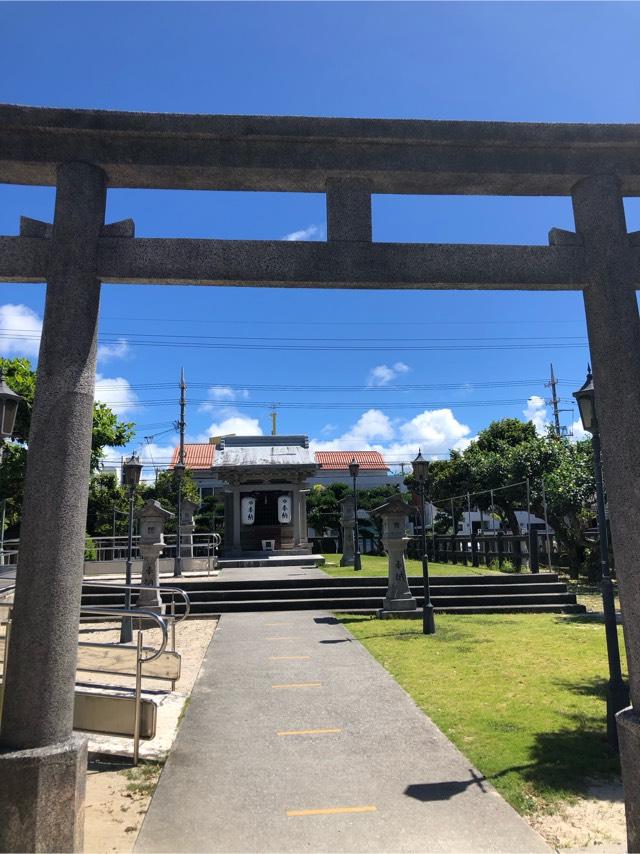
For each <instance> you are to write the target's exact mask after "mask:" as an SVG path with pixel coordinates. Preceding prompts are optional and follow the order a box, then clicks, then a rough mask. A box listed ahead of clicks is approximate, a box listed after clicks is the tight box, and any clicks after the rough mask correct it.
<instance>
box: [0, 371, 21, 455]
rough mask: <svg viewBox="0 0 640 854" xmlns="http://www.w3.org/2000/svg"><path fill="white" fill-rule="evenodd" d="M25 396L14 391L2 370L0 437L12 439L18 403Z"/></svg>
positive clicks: (0, 378)
mask: <svg viewBox="0 0 640 854" xmlns="http://www.w3.org/2000/svg"><path fill="white" fill-rule="evenodd" d="M21 400H24V398H22V397H20V395H19V394H16V393H15V391H12V390H11V389H10V388H9V386H8V385H7V382H6V380H5V378H4V372H3V371H2V370H0V439H10V438H11V437H12V436H13V428H14V427H15V424H16V415H17V414H18V404H19V403H20V401H21Z"/></svg>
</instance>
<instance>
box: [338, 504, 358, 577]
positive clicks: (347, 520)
mask: <svg viewBox="0 0 640 854" xmlns="http://www.w3.org/2000/svg"><path fill="white" fill-rule="evenodd" d="M338 504H339V505H340V527H341V528H342V559H341V560H340V566H353V564H354V560H355V552H354V533H355V521H356V520H355V513H354V512H353V508H354V501H353V495H347V496H345V498H343V499H341V500H340V501H338Z"/></svg>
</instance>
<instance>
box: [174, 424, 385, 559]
mask: <svg viewBox="0 0 640 854" xmlns="http://www.w3.org/2000/svg"><path fill="white" fill-rule="evenodd" d="M178 454H179V449H178V448H176V449H175V450H174V452H173V458H172V461H171V464H172V465H175V463H177V462H178ZM354 457H355V459H356V461H357V462H358V464H359V465H360V475H359V478H358V485H359V487H360V488H361V489H366V488H369V487H371V486H378V485H380V484H382V483H389V484H392V483H396V482H398V483H399V484H402V476H401V475H392V474H390V472H389V468H388V466H387V464H386V463H385V461H384V458H383V457H382V455H381V454H380V453H378V452H377V451H334V452H325V451H316V453H315V454H314V453H312V452H311V450H310V449H309V439H308V437H307V436H302V435H294V436H287V435H282V436H225V437H221V438H218V439H213V440H211V442H209V443H187V444H185V465H186V468H187V469H188V470H189V472H190V474H191V476H192V477H193V479H194V480H195V481H196V483H197V485H198V488H199V490H200V496H201V498H206V497H207V496H208V495H216V496H219V497H220V498H222V499H223V501H224V538H223V547H222V548H223V553H224V555H225V556H226V557H239V556H242V557H253V556H255V557H258V556H261V555H264V554H265V553H273V552H275V553H278V552H286V553H287V554H289V555H294V554H310V553H311V551H312V548H311V544H310V543H309V540H308V525H307V502H306V496H307V493H308V491H309V489H310V488H312V487H313V486H314V485H315V484H322V485H323V486H327V485H328V484H329V483H334V482H342V483H348V484H351V482H352V481H351V477H350V475H349V463H350V462H351V460H352V459H353V458H354ZM325 466H326V468H325Z"/></svg>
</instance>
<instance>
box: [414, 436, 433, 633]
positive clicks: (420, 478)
mask: <svg viewBox="0 0 640 854" xmlns="http://www.w3.org/2000/svg"><path fill="white" fill-rule="evenodd" d="M411 466H412V468H413V476H414V478H415V480H416V483H417V485H418V494H419V496H420V505H421V506H420V514H421V519H422V584H423V587H424V607H423V609H422V633H423V634H425V635H434V634H435V632H436V623H435V620H434V616H433V603H432V601H431V593H430V590H429V558H428V556H427V520H426V506H425V500H424V497H425V490H426V485H427V474H428V472H429V463H428V461H427V460H425V458H424V457H423V456H422V452H421V451H420V449H419V448H418V456H417V457H416V458H415V460H413V462H412V463H411Z"/></svg>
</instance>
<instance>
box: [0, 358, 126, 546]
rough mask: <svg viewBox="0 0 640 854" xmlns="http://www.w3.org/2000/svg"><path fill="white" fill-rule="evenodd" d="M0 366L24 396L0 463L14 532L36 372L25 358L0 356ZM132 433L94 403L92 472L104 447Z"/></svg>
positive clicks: (1, 494) (1, 490) (0, 494)
mask: <svg viewBox="0 0 640 854" xmlns="http://www.w3.org/2000/svg"><path fill="white" fill-rule="evenodd" d="M0 368H2V371H3V373H4V377H5V380H6V382H7V384H8V385H9V387H10V388H11V389H12V390H13V391H15V392H16V393H17V394H19V395H21V397H23V398H24V401H23V402H21V403H20V406H19V407H18V413H17V416H16V425H15V429H14V435H13V438H14V442H13V443H11V444H9V443H5V452H4V461H3V464H2V466H0V498H5V499H6V501H7V505H6V507H7V510H6V515H7V523H8V527H9V528H13V529H15V530H14V531H13V532H12V533H14V534H17V527H18V526H19V520H20V513H21V510H22V498H23V491H24V476H25V469H26V461H27V442H28V438H29V428H30V426H31V409H32V406H33V399H34V396H35V390H36V372H35V371H34V370H33V368H32V367H31V363H30V362H29V360H28V359H24V358H17V359H3V358H0ZM132 436H133V424H131V423H129V422H125V421H121V420H120V419H119V418H118V416H117V415H116V414H115V413H114V412H112V410H111V409H110V408H109V407H108V406H107V405H106V404H104V403H98V402H96V403H94V405H93V434H92V440H91V471H90V472H87V476H90V474H92V473H95V472H96V471H98V470H99V468H100V465H101V463H102V461H103V459H104V457H105V453H106V448H107V447H112V448H120V447H123V446H124V445H126V444H127V442H128V441H129V440H130V439H131V437H132Z"/></svg>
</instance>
